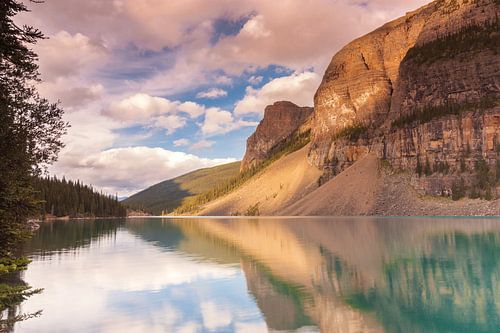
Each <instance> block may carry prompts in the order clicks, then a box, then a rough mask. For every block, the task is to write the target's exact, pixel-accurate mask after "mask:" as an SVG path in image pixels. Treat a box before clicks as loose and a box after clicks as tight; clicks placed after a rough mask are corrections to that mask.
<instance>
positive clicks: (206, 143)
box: [189, 140, 215, 150]
mask: <svg viewBox="0 0 500 333" xmlns="http://www.w3.org/2000/svg"><path fill="white" fill-rule="evenodd" d="M214 144H215V141H211V140H200V141H198V142H195V143H193V144H192V145H191V146H190V147H189V149H190V150H201V149H206V148H211V147H212V146H213V145H214Z"/></svg>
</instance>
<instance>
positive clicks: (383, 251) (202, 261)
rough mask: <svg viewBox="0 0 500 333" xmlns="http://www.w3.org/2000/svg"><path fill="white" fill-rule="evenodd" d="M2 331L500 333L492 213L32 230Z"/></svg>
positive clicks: (66, 225) (496, 228) (498, 224)
mask: <svg viewBox="0 0 500 333" xmlns="http://www.w3.org/2000/svg"><path fill="white" fill-rule="evenodd" d="M27 251H28V254H29V256H30V258H31V259H32V260H33V262H32V263H31V264H30V265H29V269H28V270H27V271H26V272H24V273H23V279H24V280H25V281H26V282H27V283H29V284H30V285H32V286H33V287H35V288H44V291H43V293H42V294H40V295H35V296H33V297H31V298H30V299H28V300H27V301H26V302H24V303H23V304H22V306H21V307H20V309H18V311H19V313H32V312H35V311H37V310H43V314H42V315H41V316H40V317H39V318H35V319H30V320H27V321H24V322H21V323H18V324H16V326H15V332H252V333H254V332H268V331H272V332H276V331H283V332H333V333H335V332H342V333H344V332H347V333H350V332H405V333H408V332H422V333H424V332H426V333H428V332H430V333H433V332H467V333H473V332H500V219H489V220H488V219H375V218H356V219H340V218H339V219H331V218H330V219H327V218H312V219H311V218H308V219H280V218H274V219H266V218H259V219H208V218H207V219H159V218H144V219H127V220H97V221H69V222H62V221H61V222H51V223H44V224H43V225H42V227H41V228H40V230H39V231H38V232H37V234H36V236H35V237H34V238H33V240H32V241H31V243H30V244H29V246H28V248H27Z"/></svg>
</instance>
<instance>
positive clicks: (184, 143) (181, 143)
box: [174, 139, 191, 147]
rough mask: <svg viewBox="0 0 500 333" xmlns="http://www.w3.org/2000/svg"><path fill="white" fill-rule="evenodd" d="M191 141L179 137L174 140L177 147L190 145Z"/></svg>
mask: <svg viewBox="0 0 500 333" xmlns="http://www.w3.org/2000/svg"><path fill="white" fill-rule="evenodd" d="M190 143H191V141H189V139H179V140H175V141H174V146H175V147H183V146H188V145H189V144H190Z"/></svg>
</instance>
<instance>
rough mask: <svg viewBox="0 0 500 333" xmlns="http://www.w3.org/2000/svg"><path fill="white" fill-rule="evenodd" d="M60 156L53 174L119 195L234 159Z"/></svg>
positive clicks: (140, 151)
mask: <svg viewBox="0 0 500 333" xmlns="http://www.w3.org/2000/svg"><path fill="white" fill-rule="evenodd" d="M84 154H85V152H82V153H80V154H74V152H72V154H70V155H63V156H61V160H60V161H59V162H58V163H57V164H56V165H54V167H53V169H52V171H53V172H55V173H56V174H58V175H60V176H62V175H65V176H66V177H67V178H70V179H80V180H82V181H83V182H84V183H86V184H92V185H94V186H96V187H98V188H100V189H103V190H105V191H106V192H108V193H116V192H118V193H119V194H120V195H121V196H123V195H130V194H133V193H134V192H136V191H138V190H140V189H143V188H146V187H148V186H150V185H153V184H156V183H158V182H160V181H163V180H166V179H171V178H174V177H177V176H180V175H182V174H185V173H187V172H190V171H193V170H196V169H200V168H205V167H211V166H215V165H219V164H225V163H230V162H234V161H235V159H233V158H222V159H208V158H200V157H198V156H196V155H192V154H186V153H182V152H175V151H170V150H166V149H163V148H150V147H142V146H139V147H130V148H112V149H105V150H102V151H98V152H95V153H91V154H88V153H87V154H85V155H84Z"/></svg>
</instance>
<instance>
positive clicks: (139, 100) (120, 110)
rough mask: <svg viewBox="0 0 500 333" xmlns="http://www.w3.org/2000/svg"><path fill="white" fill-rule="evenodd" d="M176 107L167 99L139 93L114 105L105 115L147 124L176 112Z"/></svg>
mask: <svg viewBox="0 0 500 333" xmlns="http://www.w3.org/2000/svg"><path fill="white" fill-rule="evenodd" d="M176 107H177V105H176V103H172V102H171V101H169V100H168V99H166V98H161V97H155V96H150V95H147V94H142V93H139V94H135V95H133V96H130V97H127V98H125V99H122V100H120V101H117V102H114V103H112V104H111V105H110V107H109V108H108V109H106V110H105V111H104V113H105V114H106V115H108V116H110V117H112V118H114V119H117V120H121V121H125V122H131V123H147V122H148V121H149V120H150V119H151V117H153V116H158V115H160V114H165V113H171V112H174V111H175V109H176Z"/></svg>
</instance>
